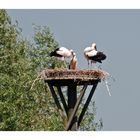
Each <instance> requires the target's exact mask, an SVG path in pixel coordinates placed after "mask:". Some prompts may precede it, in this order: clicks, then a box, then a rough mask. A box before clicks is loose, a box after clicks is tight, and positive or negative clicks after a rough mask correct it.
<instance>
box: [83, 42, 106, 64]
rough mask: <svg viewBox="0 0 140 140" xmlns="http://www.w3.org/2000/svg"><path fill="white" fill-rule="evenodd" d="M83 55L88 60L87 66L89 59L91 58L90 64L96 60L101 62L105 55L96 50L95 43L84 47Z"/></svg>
mask: <svg viewBox="0 0 140 140" xmlns="http://www.w3.org/2000/svg"><path fill="white" fill-rule="evenodd" d="M84 55H85V57H86V59H87V60H88V66H89V60H91V64H92V63H96V62H99V63H102V60H105V59H106V55H105V54H104V53H103V52H100V51H97V48H96V44H95V43H93V44H92V46H91V47H87V48H85V49H84Z"/></svg>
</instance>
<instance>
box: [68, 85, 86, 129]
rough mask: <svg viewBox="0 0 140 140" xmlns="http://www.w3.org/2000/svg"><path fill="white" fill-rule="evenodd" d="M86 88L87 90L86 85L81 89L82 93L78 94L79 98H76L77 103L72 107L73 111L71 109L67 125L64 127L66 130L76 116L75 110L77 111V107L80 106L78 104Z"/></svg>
mask: <svg viewBox="0 0 140 140" xmlns="http://www.w3.org/2000/svg"><path fill="white" fill-rule="evenodd" d="M86 88H87V84H85V85H84V87H83V89H82V91H81V93H80V95H79V97H78V99H77V102H76V104H75V107H74V109H73V112H72V113H71V115H70V116H69V120H68V123H67V125H66V130H69V127H70V125H71V122H72V120H73V118H74V116H75V115H76V113H77V110H78V107H79V105H80V103H81V100H82V98H83V96H84V94H85V91H86Z"/></svg>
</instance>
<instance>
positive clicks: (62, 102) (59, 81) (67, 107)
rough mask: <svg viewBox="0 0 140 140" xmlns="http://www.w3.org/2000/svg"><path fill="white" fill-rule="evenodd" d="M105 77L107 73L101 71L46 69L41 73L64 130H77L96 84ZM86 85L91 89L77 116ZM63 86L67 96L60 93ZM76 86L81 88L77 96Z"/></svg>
mask: <svg viewBox="0 0 140 140" xmlns="http://www.w3.org/2000/svg"><path fill="white" fill-rule="evenodd" d="M106 76H108V73H107V72H105V71H103V70H65V69H46V70H43V71H42V72H41V77H42V79H43V80H44V81H45V83H47V84H48V86H49V89H50V91H51V94H52V97H53V99H54V101H55V104H56V106H57V108H58V111H59V113H60V116H61V117H62V119H63V121H64V126H65V130H72V131H76V130H77V129H78V128H79V126H80V123H81V121H82V119H83V117H84V114H85V112H86V110H87V108H88V105H89V103H90V101H91V99H92V96H93V94H94V92H95V89H96V87H97V85H98V83H99V82H100V81H101V80H102V79H104V78H105V77H106ZM88 85H91V86H92V88H91V91H90V93H89V95H88V96H86V97H87V99H86V101H85V104H84V106H83V108H82V110H81V113H80V115H79V116H78V115H77V111H78V108H79V105H80V103H81V101H82V99H83V97H84V94H85V92H86V89H87V87H88ZM64 86H66V87H67V94H66V93H65V92H64V93H63V91H62V87H64ZM77 86H83V87H82V89H81V90H80V91H79V94H78V91H77ZM66 96H67V98H66Z"/></svg>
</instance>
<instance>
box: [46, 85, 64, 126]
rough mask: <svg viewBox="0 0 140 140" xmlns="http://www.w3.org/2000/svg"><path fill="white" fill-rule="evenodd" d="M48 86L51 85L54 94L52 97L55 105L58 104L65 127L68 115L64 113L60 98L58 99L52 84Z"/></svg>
mask: <svg viewBox="0 0 140 140" xmlns="http://www.w3.org/2000/svg"><path fill="white" fill-rule="evenodd" d="M48 85H49V88H50V91H51V93H52V97H53V99H54V101H55V104H56V106H57V108H58V112H59V114H60V116H61V118H62V119H63V121H64V125H66V121H67V117H66V115H65V114H64V112H63V109H62V107H61V104H60V102H59V100H58V97H57V95H56V93H55V90H54V88H53V86H52V85H51V84H49V83H48Z"/></svg>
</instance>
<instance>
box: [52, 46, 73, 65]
mask: <svg viewBox="0 0 140 140" xmlns="http://www.w3.org/2000/svg"><path fill="white" fill-rule="evenodd" d="M72 53H73V50H69V49H67V48H65V47H60V48H56V49H55V50H54V51H52V52H51V53H50V56H51V57H52V56H54V57H56V58H58V59H60V60H62V61H65V58H70V57H72ZM65 65H66V62H65Z"/></svg>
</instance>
